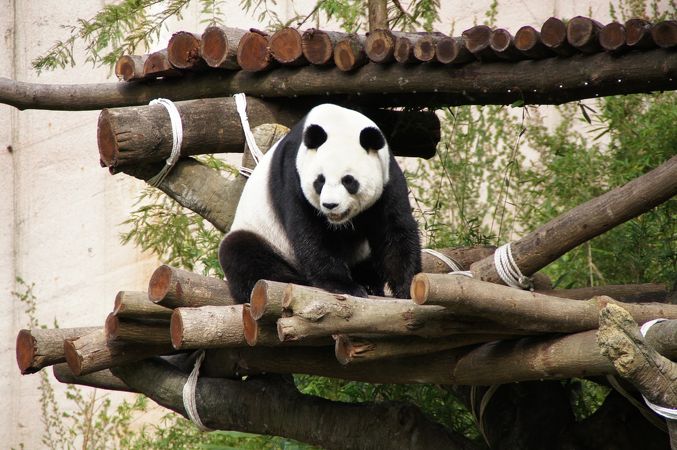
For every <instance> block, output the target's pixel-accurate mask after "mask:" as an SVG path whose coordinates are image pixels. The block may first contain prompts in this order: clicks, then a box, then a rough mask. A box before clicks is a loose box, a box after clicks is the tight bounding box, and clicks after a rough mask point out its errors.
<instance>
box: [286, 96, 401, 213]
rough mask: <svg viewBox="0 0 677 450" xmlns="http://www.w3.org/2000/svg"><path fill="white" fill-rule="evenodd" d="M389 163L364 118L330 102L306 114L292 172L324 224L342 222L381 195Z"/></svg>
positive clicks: (375, 132)
mask: <svg viewBox="0 0 677 450" xmlns="http://www.w3.org/2000/svg"><path fill="white" fill-rule="evenodd" d="M389 163H390V154H389V150H388V144H387V143H386V140H385V138H384V137H383V133H381V130H379V128H378V127H377V126H376V124H375V123H374V122H373V121H372V120H371V119H369V118H367V117H366V116H364V115H362V114H360V113H358V112H357V111H353V110H350V109H346V108H342V107H340V106H336V105H331V104H324V105H319V106H316V107H315V108H313V109H312V110H311V111H310V112H309V113H308V115H307V116H306V120H305V122H304V128H303V142H302V144H301V146H300V148H299V151H298V154H297V156H296V170H297V171H298V174H299V178H300V180H301V188H302V190H303V195H304V196H305V198H306V199H307V200H308V202H310V204H311V205H313V207H315V209H317V210H318V211H319V212H320V213H322V214H323V215H324V216H325V217H326V218H327V220H328V221H329V222H330V223H332V224H334V225H340V224H343V223H346V222H348V221H349V220H351V219H352V218H353V217H355V216H356V215H357V214H359V213H360V212H362V211H364V210H366V209H367V208H369V207H370V206H372V205H373V204H374V203H375V202H376V201H377V200H378V199H379V198H380V197H381V194H382V193H383V187H384V186H385V185H386V183H387V182H388V178H389V172H388V167H389Z"/></svg>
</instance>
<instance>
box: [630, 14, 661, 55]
mask: <svg viewBox="0 0 677 450" xmlns="http://www.w3.org/2000/svg"><path fill="white" fill-rule="evenodd" d="M625 42H626V44H628V47H632V48H639V49H647V48H652V47H655V46H656V43H655V42H654V41H653V38H652V37H651V23H650V22H648V21H646V20H644V19H629V20H628V21H626V22H625Z"/></svg>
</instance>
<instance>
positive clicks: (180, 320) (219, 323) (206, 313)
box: [170, 305, 247, 350]
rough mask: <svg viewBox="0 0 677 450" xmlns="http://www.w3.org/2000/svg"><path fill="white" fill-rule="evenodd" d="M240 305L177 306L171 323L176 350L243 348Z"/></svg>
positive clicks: (244, 342) (243, 339)
mask: <svg viewBox="0 0 677 450" xmlns="http://www.w3.org/2000/svg"><path fill="white" fill-rule="evenodd" d="M242 309H243V306H242V305H232V306H201V307H199V308H176V309H175V310H174V312H173V313H172V320H171V325H170V331H171V333H170V334H171V337H172V346H173V347H174V348H175V349H177V350H185V349H196V348H223V347H244V346H246V345H247V342H246V341H245V338H244V327H243V323H242Z"/></svg>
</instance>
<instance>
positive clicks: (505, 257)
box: [494, 242, 534, 291]
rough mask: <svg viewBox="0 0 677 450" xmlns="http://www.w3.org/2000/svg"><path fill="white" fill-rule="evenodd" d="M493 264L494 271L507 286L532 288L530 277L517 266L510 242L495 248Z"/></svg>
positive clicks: (531, 289)
mask: <svg viewBox="0 0 677 450" xmlns="http://www.w3.org/2000/svg"><path fill="white" fill-rule="evenodd" d="M494 265H495V266H496V273H498V276H499V277H501V280H503V282H504V283H505V284H507V285H508V286H510V287H514V288H517V289H529V290H530V291H533V290H534V284H533V282H532V280H531V278H529V277H527V276H524V275H523V274H522V271H521V270H520V268H519V267H517V263H516V262H515V259H514V258H513V257H512V250H511V249H510V242H508V243H507V244H503V245H501V246H500V247H498V248H497V249H496V251H495V252H494Z"/></svg>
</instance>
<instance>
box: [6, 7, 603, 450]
mask: <svg viewBox="0 0 677 450" xmlns="http://www.w3.org/2000/svg"><path fill="white" fill-rule="evenodd" d="M105 3H107V2H105V1H89V2H78V1H73V0H31V1H29V0H0V11H3V14H0V40H1V41H0V42H2V45H0V76H3V77H9V78H13V79H16V80H20V81H31V82H40V83H90V82H104V81H113V80H112V79H111V77H110V73H109V70H108V69H107V68H92V67H91V65H87V64H85V63H84V62H83V60H84V58H83V57H82V49H77V51H76V55H77V60H78V62H79V64H78V66H77V67H76V68H67V69H65V70H57V71H54V72H47V73H43V74H42V75H40V76H39V77H38V75H37V74H36V72H35V71H34V70H33V69H32V68H31V61H32V59H33V58H35V57H36V56H38V55H41V54H44V53H45V52H46V51H47V50H48V49H49V47H50V46H51V45H52V43H53V42H54V41H55V40H57V39H63V38H64V37H65V34H64V30H62V29H60V28H59V26H60V25H61V24H74V23H75V19H76V18H78V17H80V18H87V17H91V16H92V15H93V14H94V13H95V12H96V11H98V10H99V9H100V8H101V7H102V6H103V5H104V4H105ZM313 3H314V2H312V1H310V0H305V1H303V2H298V1H297V2H293V5H292V2H285V1H279V2H278V5H277V12H278V14H279V15H280V17H281V18H282V19H283V20H284V19H285V18H289V17H292V16H293V15H295V13H297V12H298V13H307V12H308V11H309V10H310V8H311V6H312V4H313ZM441 3H442V4H443V9H442V20H441V23H440V25H439V27H438V29H439V30H440V31H443V32H449V31H450V30H451V29H452V28H453V29H454V30H455V31H456V33H460V31H462V30H464V29H466V28H468V27H470V26H472V25H473V24H474V23H476V22H480V21H482V20H483V17H484V11H485V10H486V9H487V7H488V5H489V4H490V3H491V2H490V1H489V0H482V1H476V2H456V1H453V2H452V1H442V2H441ZM225 9H226V10H227V21H228V24H229V25H233V26H239V27H251V26H256V27H259V28H261V27H262V25H261V24H257V23H256V22H255V19H254V18H252V17H250V16H248V15H246V13H245V12H244V11H242V9H241V8H240V6H239V2H237V1H234V0H229V1H228V2H227V6H226V7H225ZM589 12H592V14H593V16H594V17H595V18H597V19H599V20H602V21H604V20H606V19H607V14H608V2H607V1H606V0H604V1H571V0H569V1H553V0H547V1H542V0H522V1H508V0H505V1H500V2H499V14H498V20H497V23H498V24H499V25H501V26H508V27H514V28H512V31H515V30H516V28H517V26H521V25H525V24H531V25H536V26H539V25H540V24H541V23H542V22H543V21H544V20H545V19H546V18H547V17H549V16H550V15H556V16H560V17H572V16H574V15H576V14H588V13H589ZM200 19H201V18H200V15H199V7H197V6H193V7H192V8H191V9H189V10H188V11H187V12H186V13H185V14H184V19H183V20H182V22H181V23H177V22H171V23H169V24H168V30H165V31H163V35H162V37H161V42H166V41H167V39H168V38H169V36H170V35H171V32H173V31H177V30H182V29H185V30H195V31H198V30H200V29H202V28H203V27H204V25H203V24H202V23H201V21H200ZM264 25H265V24H264ZM97 116H98V111H89V112H56V111H34V110H28V111H22V112H19V111H17V110H15V109H14V108H11V107H8V106H4V105H0V299H2V301H3V309H4V314H3V315H2V316H1V317H0V343H1V344H0V345H1V347H0V379H2V380H3V383H2V384H1V385H0V410H1V411H3V416H4V418H5V419H4V420H1V421H0V442H3V443H4V444H3V445H6V446H7V447H12V446H18V445H19V444H20V443H23V444H25V446H26V448H39V447H40V434H41V432H42V424H41V422H40V417H39V395H40V394H39V391H38V389H37V386H38V376H37V375H32V376H24V377H22V376H20V375H19V373H18V370H17V368H16V363H15V359H14V354H15V353H14V340H15V337H16V334H17V332H18V330H19V329H20V328H22V327H25V324H26V322H27V318H26V316H25V314H24V313H23V311H24V306H23V305H22V304H20V303H19V302H18V301H17V300H16V299H15V298H14V297H13V296H12V294H11V292H12V291H14V290H17V289H20V286H18V285H17V284H16V283H15V281H14V279H15V277H16V276H20V277H22V278H23V279H24V280H26V282H28V283H35V289H34V293H35V295H36V296H37V299H38V309H37V314H38V318H39V320H40V322H41V323H43V324H48V325H52V324H53V322H54V321H55V320H57V321H58V323H59V325H60V326H61V327H73V326H84V325H97V324H103V321H104V319H105V317H106V315H107V313H108V312H109V311H110V310H111V306H112V303H113V299H114V296H115V293H116V292H117V291H118V290H121V289H127V290H131V289H138V290H144V289H145V288H146V285H147V280H148V277H149V275H150V273H151V272H152V270H153V269H154V268H155V267H156V265H157V261H156V260H155V259H154V258H153V257H152V256H150V255H144V254H142V253H141V252H139V251H138V250H137V249H135V248H133V247H131V246H121V245H120V243H119V238H118V235H119V233H120V232H121V227H120V226H119V224H120V223H121V222H123V221H124V220H125V219H126V218H127V216H128V213H129V211H130V210H131V209H132V204H133V201H134V198H135V196H136V195H137V194H138V193H139V192H140V190H141V189H142V187H143V185H142V183H140V182H137V181H135V180H133V179H131V178H129V177H126V176H124V175H119V176H115V177H112V176H110V175H108V173H107V171H106V170H104V169H101V168H100V167H99V163H98V152H97V146H96V119H97ZM9 146H11V148H12V151H11V152H10V151H8V150H7V147H9ZM62 391H63V388H62V387H61V386H60V385H57V396H58V397H59V398H62ZM63 404H64V405H65V406H66V407H68V405H69V403H68V402H64V403H63Z"/></svg>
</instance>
